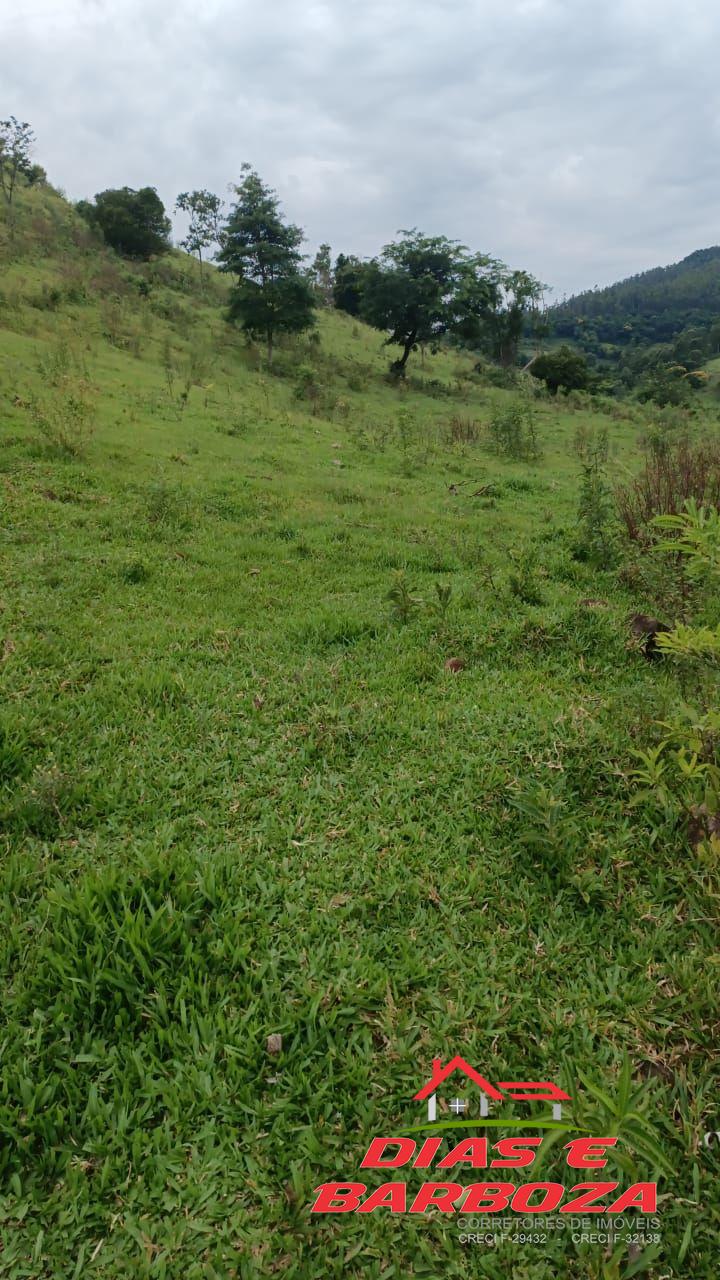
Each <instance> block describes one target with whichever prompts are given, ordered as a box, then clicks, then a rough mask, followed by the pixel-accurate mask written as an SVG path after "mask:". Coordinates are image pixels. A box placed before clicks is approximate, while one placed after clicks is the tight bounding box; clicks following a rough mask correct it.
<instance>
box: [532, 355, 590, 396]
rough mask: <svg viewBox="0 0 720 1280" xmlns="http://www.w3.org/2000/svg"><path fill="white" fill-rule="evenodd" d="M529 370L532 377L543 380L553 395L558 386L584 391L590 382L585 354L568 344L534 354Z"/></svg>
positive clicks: (568, 389) (567, 389) (569, 389)
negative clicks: (537, 354) (540, 353)
mask: <svg viewBox="0 0 720 1280" xmlns="http://www.w3.org/2000/svg"><path fill="white" fill-rule="evenodd" d="M530 372H531V374H532V375H533V377H534V378H539V379H540V380H541V381H542V382H544V383H545V384H546V386H547V388H548V390H549V391H551V392H552V394H553V395H557V392H558V389H559V388H560V387H562V388H563V389H564V390H565V391H584V390H585V389H586V388H587V386H588V385H589V383H590V370H589V368H588V362H587V360H586V359H585V356H583V355H580V353H579V352H578V351H573V349H572V347H568V346H562V347H558V349H557V351H545V352H544V353H543V354H542V355H540V356H536V358H535V359H534V360H533V362H532V364H531V365H530Z"/></svg>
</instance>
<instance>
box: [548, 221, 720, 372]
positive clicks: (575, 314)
mask: <svg viewBox="0 0 720 1280" xmlns="http://www.w3.org/2000/svg"><path fill="white" fill-rule="evenodd" d="M550 317H551V319H552V321H553V327H554V331H555V333H556V334H557V335H558V336H559V337H562V338H574V339H576V340H578V341H580V342H581V343H582V344H583V345H585V346H590V345H593V344H612V345H617V346H628V345H630V344H641V345H651V344H654V343H667V342H671V341H673V339H675V338H677V337H678V335H679V334H681V333H682V332H683V331H684V330H687V329H700V330H702V331H703V333H704V334H705V335H706V337H707V340H708V343H709V350H708V354H713V355H714V354H717V353H718V351H720V247H717V246H715V247H713V248H709V249H698V250H697V251H696V252H695V253H691V254H689V255H688V257H687V258H683V260H682V262H677V263H674V264H673V265H672V266H668V267H656V268H654V269H653V270H651V271H644V272H642V273H641V274H639V275H636V276H631V277H630V278H629V279H627V280H621V281H620V282H619V283H617V284H613V285H610V286H609V287H608V288H605V289H594V290H588V291H587V292H586V293H581V294H578V295H576V296H575V297H572V298H568V299H567V300H566V301H564V302H561V303H559V304H558V305H556V306H554V307H552V308H551V309H550Z"/></svg>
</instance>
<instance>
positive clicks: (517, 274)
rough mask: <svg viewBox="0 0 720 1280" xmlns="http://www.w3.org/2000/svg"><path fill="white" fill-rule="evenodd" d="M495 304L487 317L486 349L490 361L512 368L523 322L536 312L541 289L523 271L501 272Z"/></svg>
mask: <svg viewBox="0 0 720 1280" xmlns="http://www.w3.org/2000/svg"><path fill="white" fill-rule="evenodd" d="M499 286H500V296H499V305H498V306H497V307H496V308H495V309H494V310H493V311H492V312H491V313H490V315H489V316H488V347H489V354H490V355H491V356H492V358H493V360H497V361H498V363H499V364H501V365H503V366H504V367H505V368H509V367H510V366H511V365H514V364H515V362H516V360H517V354H518V347H519V345H520V339H521V338H522V335H523V330H524V328H525V322H526V319H527V318H528V316H529V315H530V314H531V313H535V312H536V311H537V306H538V303H539V302H540V299H541V297H542V292H543V286H542V285H541V284H540V281H539V280H536V279H535V278H534V276H531V275H529V273H528V272H527V271H504V272H502V273H501V274H500V277H499Z"/></svg>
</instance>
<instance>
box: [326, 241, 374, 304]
mask: <svg viewBox="0 0 720 1280" xmlns="http://www.w3.org/2000/svg"><path fill="white" fill-rule="evenodd" d="M366 270H367V266H366V264H365V263H364V262H361V261H360V259H359V258H356V257H355V256H354V255H353V254H349V255H348V254H345V253H339V254H338V256H337V260H336V262H335V274H334V277H333V303H334V305H335V307H336V308H337V310H338V311H345V312H346V314H347V315H349V316H359V315H360V301H361V296H362V285H363V280H364V277H365V272H366Z"/></svg>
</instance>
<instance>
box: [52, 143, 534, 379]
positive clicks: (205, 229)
mask: <svg viewBox="0 0 720 1280" xmlns="http://www.w3.org/2000/svg"><path fill="white" fill-rule="evenodd" d="M232 191H233V193H234V197H235V199H234V202H233V203H232V205H231V208H230V210H229V213H228V215H227V217H226V218H223V203H222V200H221V199H220V197H219V196H217V195H214V194H213V193H212V192H210V191H206V190H200V191H186V192H182V193H181V194H180V195H179V196H178V198H177V201H176V204H175V208H176V210H178V211H180V212H182V213H184V214H185V215H186V217H187V218H188V231H187V234H186V236H185V238H184V239H183V240H182V241H181V242H180V243H181V246H182V247H183V248H184V249H186V250H187V251H188V252H189V253H193V254H196V255H197V257H198V260H199V264H200V274H201V280H202V278H203V261H204V260H207V258H208V257H209V256H213V255H214V257H215V260H216V262H217V264H218V266H219V268H220V270H221V271H225V272H228V273H230V274H231V275H233V276H234V277H235V284H234V287H233V290H232V293H231V298H230V309H229V314H230V319H231V320H232V321H233V322H235V323H237V324H238V325H239V326H240V327H241V328H242V329H244V330H245V331H246V332H247V333H248V334H249V335H250V336H252V337H254V338H262V339H263V340H264V341H265V343H266V345H267V351H268V359H272V351H273V345H274V342H275V338H276V337H277V335H278V334H281V333H301V332H303V331H304V330H306V329H308V328H310V327H311V326H312V324H313V323H314V315H315V310H316V308H317V307H318V306H335V307H337V308H338V309H340V310H343V311H346V312H347V313H348V314H350V315H357V316H359V317H360V318H361V319H363V320H364V321H365V322H366V323H368V324H370V325H372V326H373V327H374V328H376V329H379V330H381V331H382V332H384V333H385V334H386V335H387V337H386V341H387V342H388V343H389V344H392V345H395V346H398V347H399V348H400V355H399V356H398V358H397V359H396V360H394V361H393V363H392V366H391V368H392V370H393V372H394V373H395V374H396V375H398V376H403V375H404V373H405V368H406V365H407V362H408V359H409V357H410V354H411V352H412V351H414V350H416V349H417V348H419V347H420V348H424V347H426V346H432V345H433V344H435V343H436V342H438V341H439V340H440V339H441V338H443V337H446V336H447V337H451V338H452V339H454V340H455V341H457V342H459V343H461V344H463V345H465V346H469V347H472V348H473V349H476V350H483V351H486V352H487V354H489V355H490V356H491V357H492V358H493V359H496V360H498V361H500V363H502V364H505V365H512V364H514V363H515V360H516V358H517V350H518V344H519V341H520V338H521V336H522V332H523V328H524V324H525V319H526V316H527V314H528V312H529V311H530V310H533V309H537V308H538V307H539V305H540V301H541V296H542V286H541V285H540V283H539V282H538V281H537V280H535V279H534V278H533V277H532V276H531V275H529V274H528V273H527V272H524V271H511V270H509V269H508V268H507V267H506V266H505V265H504V264H503V263H501V262H499V261H498V260H497V259H495V258H491V257H489V256H487V255H486V254H481V253H471V252H470V251H469V250H468V249H466V248H465V247H464V246H463V245H460V244H457V243H456V242H455V241H452V240H448V239H446V237H444V236H425V235H422V234H421V233H420V232H419V231H417V230H411V231H402V232H400V233H399V236H398V239H397V240H395V241H393V243H392V244H389V245H386V246H385V248H384V249H383V250H382V252H381V253H380V254H379V255H378V256H377V257H375V258H373V259H371V260H370V261H361V260H360V259H358V258H355V257H347V256H345V255H343V254H341V255H340V256H339V257H338V259H337V261H336V264H335V267H334V269H333V266H332V257H331V251H330V246H329V245H327V244H324V245H321V246H320V249H319V251H318V253H317V255H316V257H315V260H314V262H313V264H312V266H311V267H310V268H309V270H308V269H306V268H305V267H304V266H303V262H304V255H303V253H302V249H301V246H302V243H303V240H304V236H303V232H302V231H301V229H300V227H298V226H295V225H294V224H292V223H289V222H286V221H285V220H284V218H283V216H282V212H281V209H280V205H279V201H278V197H277V194H276V192H275V191H273V190H272V189H271V188H270V187H268V186H267V185H266V184H265V183H264V182H263V181H262V179H261V178H260V176H259V175H258V174H257V173H256V171H255V170H254V169H252V168H251V166H249V165H245V166H243V170H242V177H241V180H240V182H239V183H238V184H237V185H236V186H234V187H233V188H232ZM77 208H78V211H79V212H80V213H81V214H82V215H83V217H85V218H86V220H87V221H88V222H90V223H91V224H92V225H93V226H94V227H96V228H97V229H98V230H99V231H101V232H102V234H103V236H104V238H105V240H106V241H107V243H108V244H110V245H112V246H113V248H115V249H117V250H118V251H119V252H121V253H124V254H127V255H129V256H137V257H150V256H152V255H155V254H158V253H163V252H165V251H167V250H168V249H169V248H170V222H169V219H168V218H167V216H166V213H165V210H164V208H163V205H162V201H161V200H160V197H159V196H158V194H157V191H155V189H154V188H151V187H145V188H143V189H142V190H140V191H134V190H132V189H131V188H128V187H123V188H121V189H119V190H111V191H103V192H101V193H100V194H98V195H97V196H95V200H94V202H92V203H90V202H88V201H81V202H80V203H79V204H78V206H77Z"/></svg>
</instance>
